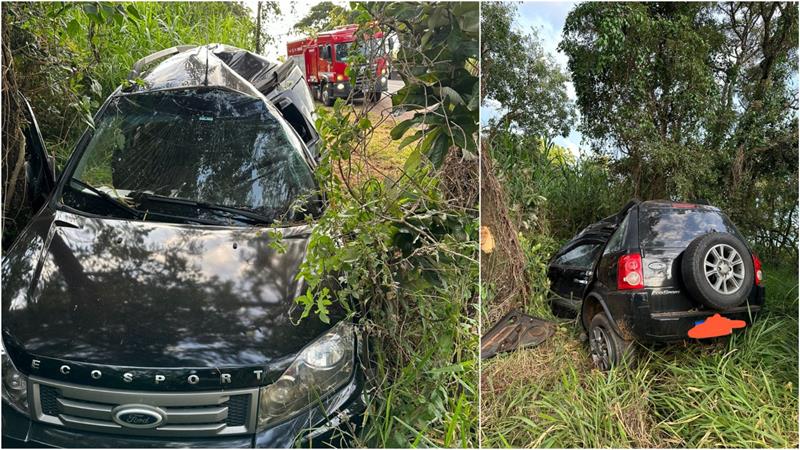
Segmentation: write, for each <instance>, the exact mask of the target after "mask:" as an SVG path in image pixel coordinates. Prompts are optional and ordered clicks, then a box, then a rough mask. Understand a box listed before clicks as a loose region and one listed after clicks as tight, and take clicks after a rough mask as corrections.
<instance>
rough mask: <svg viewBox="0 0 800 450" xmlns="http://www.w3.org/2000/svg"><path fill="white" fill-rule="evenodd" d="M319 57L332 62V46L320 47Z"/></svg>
mask: <svg viewBox="0 0 800 450" xmlns="http://www.w3.org/2000/svg"><path fill="white" fill-rule="evenodd" d="M319 57H320V58H322V59H326V60H328V61H330V60H331V59H332V58H331V46H330V45H321V46H320V47H319Z"/></svg>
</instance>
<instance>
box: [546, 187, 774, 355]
mask: <svg viewBox="0 0 800 450" xmlns="http://www.w3.org/2000/svg"><path fill="white" fill-rule="evenodd" d="M662 210H678V211H687V212H688V211H692V212H694V213H697V212H700V213H701V214H702V215H705V214H708V215H709V217H712V218H713V219H711V222H712V223H710V224H709V223H708V221H706V220H702V221H701V222H702V223H700V224H697V226H701V227H708V228H709V230H708V231H712V230H713V231H724V232H727V233H730V234H733V235H735V236H736V237H737V238H739V239H740V240H742V242H745V241H744V238H743V237H742V236H741V235H740V234H739V232H738V231H737V230H736V228H735V227H734V226H733V224H731V223H730V221H729V220H728V219H727V217H726V216H725V215H724V214H723V213H722V212H720V211H719V209H718V208H715V207H712V206H707V205H694V204H682V203H673V202H666V201H647V202H638V201H632V202H630V203H628V204H627V205H626V206H625V207H624V208H623V209H622V211H620V213H618V214H616V215H614V216H610V217H607V218H605V219H603V220H601V221H599V222H597V223H595V224H592V225H589V226H588V227H586V228H585V229H584V230H582V231H581V232H580V233H579V234H578V235H576V237H575V238H573V239H572V240H571V241H569V242H568V243H567V244H565V245H564V246H563V247H562V248H561V249H560V250H559V251H558V252H556V254H555V255H554V257H553V258H552V260H551V261H550V264H549V265H548V277H549V279H550V281H551V292H552V293H553V295H554V297H553V298H552V299H551V301H552V302H553V303H557V304H559V305H561V306H565V305H566V306H568V307H570V308H572V309H573V310H574V311H575V312H576V313H579V315H580V319H581V323H582V325H583V327H584V328H587V329H588V327H589V321H591V318H592V316H593V315H594V314H595V313H596V312H597V311H603V312H604V313H605V314H606V315H607V317H608V318H609V319H610V322H611V324H612V326H614V327H615V328H616V331H617V333H618V334H619V335H621V336H623V337H624V338H626V339H635V340H639V341H645V342H647V341H659V342H669V341H678V340H685V339H687V333H688V331H689V330H690V329H691V328H692V327H694V326H695V325H696V324H698V323H700V322H702V321H704V320H705V319H706V318H708V317H710V316H712V315H714V314H715V313H718V312H719V311H716V310H713V309H710V308H707V307H706V306H704V305H702V304H700V303H699V302H698V301H696V300H695V299H693V298H692V297H691V296H690V295H689V294H688V293H687V291H686V289H685V287H684V285H683V282H682V280H681V268H680V267H681V257H682V254H683V252H684V250H685V249H686V245H687V240H690V238H691V237H694V236H696V235H697V234H698V233H700V234H702V232H707V231H705V230H691V229H688V228H691V227H688V226H684V225H685V224H675V223H672V224H670V223H666V224H664V225H663V229H664V230H679V231H680V232H679V233H677V234H675V235H670V236H666V237H663V238H660V239H659V241H658V242H648V240H647V239H648V236H645V235H644V234H645V233H647V232H648V230H650V229H651V227H653V226H654V222H657V221H658V220H661V218H662V217H665V215H660V214H658V213H653V212H654V211H656V212H657V211H662ZM658 225H659V226H661V225H660V224H658ZM588 246H597V247H598V248H599V250H598V251H597V252H596V253H594V254H593V256H592V257H591V258H590V260H587V263H586V264H584V266H583V267H576V266H575V265H572V266H570V265H564V264H560V263H559V262H560V261H559V260H560V258H563V257H565V255H566V256H569V254H570V252H576V251H579V250H580V249H581V248H582V247H583V248H587V247H588ZM630 253H638V254H640V255H641V257H642V271H643V277H644V280H643V284H644V286H643V288H641V289H636V290H618V289H617V270H618V267H617V265H618V261H619V258H620V256H622V255H625V254H630ZM573 255H574V254H573ZM748 256H749V255H748ZM764 292H765V291H764V287H763V286H754V287H753V289H752V291H751V292H750V294H749V297H748V300H747V302H746V303H745V304H744V305H742V306H739V307H736V308H733V309H731V310H729V311H725V312H724V316H725V317H728V318H730V319H737V320H744V321H745V322H746V323H747V324H748V325H750V324H751V323H752V321H753V320H754V318H755V316H756V315H757V313H758V312H759V311H760V310H761V308H762V307H763V305H764V295H765V294H764Z"/></svg>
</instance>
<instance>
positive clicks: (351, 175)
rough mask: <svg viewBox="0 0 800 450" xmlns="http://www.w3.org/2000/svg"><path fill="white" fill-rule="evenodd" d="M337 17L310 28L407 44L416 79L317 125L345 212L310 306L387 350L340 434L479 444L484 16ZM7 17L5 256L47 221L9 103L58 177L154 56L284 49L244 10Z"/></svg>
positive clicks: (314, 279)
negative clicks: (338, 310) (353, 324)
mask: <svg viewBox="0 0 800 450" xmlns="http://www.w3.org/2000/svg"><path fill="white" fill-rule="evenodd" d="M260 3H261V11H262V14H263V17H262V18H268V17H269V15H271V14H272V15H274V14H280V8H279V5H278V3H277V2H260ZM321 5H322V6H320V7H318V8H316V9H314V10H313V11H311V13H312V15H317V16H320V15H321V17H323V19H322V20H321V21H319V20H316V19H314V18H313V17H311V18H307V19H308V20H303V21H301V23H300V24H298V27H299V28H301V29H303V30H304V31H308V32H314V31H322V30H323V29H327V28H331V27H334V26H337V25H342V24H343V23H358V24H360V25H361V26H362V32H365V33H366V32H369V31H370V30H372V29H373V28H372V27H375V26H377V27H379V28H380V29H382V30H391V31H392V32H393V33H394V34H395V36H396V39H397V41H398V42H399V43H400V52H399V53H398V54H397V61H395V62H394V63H393V65H394V67H395V69H396V70H397V71H398V72H399V73H400V75H401V76H402V78H403V83H404V87H403V88H402V89H401V90H400V91H399V92H398V93H397V94H396V95H395V96H394V97H393V98H391V99H390V100H388V99H384V100H383V101H382V102H381V103H380V106H379V107H376V108H371V107H370V106H369V105H360V104H356V105H353V104H348V103H346V102H342V101H339V102H337V104H336V105H335V106H334V107H333V108H320V109H319V111H318V114H319V121H318V123H317V126H318V129H319V131H320V133H321V136H322V139H323V141H324V147H323V149H322V154H323V159H322V161H321V162H320V168H319V171H318V176H319V180H320V183H321V186H322V187H323V189H324V190H325V193H326V196H327V199H328V200H329V202H330V206H329V208H328V209H327V211H326V212H325V214H324V216H323V217H322V218H320V220H319V221H318V223H317V227H316V228H315V232H314V235H313V237H312V240H311V243H310V247H309V248H310V252H309V255H308V259H307V263H306V265H305V266H304V268H303V269H304V273H303V275H304V277H305V279H306V280H307V281H308V282H309V285H310V287H311V290H310V291H309V293H308V295H307V296H302V297H300V298H298V299H297V301H298V302H299V303H301V304H302V305H304V306H306V307H307V313H308V314H314V315H320V316H321V317H324V316H325V313H326V311H327V308H329V307H331V305H332V303H333V302H338V303H340V304H341V305H342V306H344V307H345V308H347V309H348V310H349V311H350V312H351V313H352V314H353V315H354V316H356V317H357V319H358V322H359V325H360V326H361V328H362V329H363V331H364V333H365V335H366V336H367V337H368V338H369V340H370V344H371V345H370V354H369V358H370V364H369V365H368V366H369V367H367V370H368V373H369V375H370V379H369V380H368V388H367V393H366V396H367V401H368V404H369V406H368V410H367V413H366V415H365V416H364V419H363V422H362V423H361V424H360V425H361V428H360V430H359V431H358V432H355V431H354V430H352V429H350V428H346V429H342V430H341V434H342V435H343V436H346V437H348V438H350V439H352V440H353V441H354V443H355V444H356V445H359V446H367V447H411V446H444V447H475V446H477V445H478V442H477V432H478V431H477V416H478V409H477V396H478V393H477V380H478V373H477V367H478V366H477V346H478V340H477V339H478V338H477V329H478V325H477V319H478V307H477V305H478V294H477V278H478V265H477V258H478V255H477V228H478V226H477V216H478V213H477V198H478V195H477V193H478V179H477V176H478V175H477V157H476V154H477V145H476V142H477V132H478V104H479V101H478V73H477V67H478V55H477V52H478V6H477V4H474V3H473V4H466V3H448V4H418V3H385V4H375V5H366V4H360V3H354V4H352V5H350V7H348V8H342V7H340V6H336V5H332V4H325V2H323V3H322V4H321ZM330 7H333V8H335V9H336V11H337V12H336V14H334V15H333V16H331V15H327V14H326V13H325V12H324V10H325V8H330ZM320 10H322V11H323V12H322V13H320ZM334 16H335V20H330V18H331V17H334ZM326 18H327V19H326ZM2 19H3V69H4V70H3V102H4V103H3V124H4V126H3V180H4V184H3V197H4V199H5V202H4V205H3V247H4V248H7V246H8V245H10V244H11V243H12V242H13V239H14V237H15V236H16V235H17V233H18V232H19V231H20V230H21V228H22V227H24V226H25V224H26V223H27V221H28V220H29V218H30V217H31V214H32V211H29V210H26V209H25V208H24V203H25V202H24V177H22V176H21V175H20V174H21V173H24V171H22V169H21V168H20V167H22V166H21V165H22V161H23V160H22V155H23V154H24V140H23V139H22V135H21V134H20V129H21V127H22V126H24V122H25V120H24V119H23V117H22V113H21V105H20V104H19V103H18V102H17V101H16V99H17V97H15V96H14V95H11V94H15V93H17V92H19V93H22V94H24V95H25V96H26V97H27V98H28V99H29V100H30V102H31V105H32V107H33V110H34V111H35V113H36V116H37V119H38V120H39V125H40V127H41V129H42V132H43V135H44V139H45V141H46V144H47V146H48V153H50V154H51V155H53V156H54V157H55V159H56V162H57V166H58V167H59V168H60V167H62V166H63V164H64V163H65V162H66V159H67V158H68V157H69V155H70V153H71V152H72V149H73V147H74V145H75V143H76V142H77V140H78V138H79V137H80V135H81V133H83V131H84V130H85V129H86V128H87V127H90V126H92V114H93V113H94V112H95V111H96V110H97V108H99V106H100V105H101V104H102V102H103V101H104V100H105V98H106V97H107V96H108V95H110V93H111V92H112V91H113V90H114V89H115V88H116V87H117V86H118V85H119V84H120V83H122V82H123V81H125V80H126V79H127V75H128V72H129V70H130V69H131V67H132V65H133V63H134V62H135V61H136V60H138V59H139V58H141V57H143V56H146V55H149V54H151V53H154V52H156V51H159V50H162V49H164V48H168V47H172V46H175V45H181V44H205V43H212V42H220V43H225V44H230V45H234V46H237V47H240V48H244V49H248V50H251V51H253V50H254V49H255V47H256V42H261V43H263V42H264V41H265V40H266V39H269V38H270V37H269V35H268V34H266V35H265V34H260V36H259V35H257V33H256V29H257V28H256V27H257V24H256V19H255V18H254V17H252V16H251V14H250V12H249V11H248V10H247V8H246V7H245V6H244V5H243V4H241V3H237V2H230V3H227V2H224V3H223V2H208V3H205V2H201V3H185V2H176V3H155V2H145V3H138V2H137V3H133V2H131V3H105V2H83V3H3V5H2ZM258 39H260V41H259V40H258ZM421 105H435V106H432V107H430V108H427V107H424V106H421ZM393 108H398V111H400V112H399V113H397V114H396V115H395V114H391V112H392V111H393V110H394V109H393ZM330 283H334V284H339V285H342V286H344V289H342V290H341V291H339V292H338V293H335V292H332V291H328V290H326V289H325V286H329V285H330Z"/></svg>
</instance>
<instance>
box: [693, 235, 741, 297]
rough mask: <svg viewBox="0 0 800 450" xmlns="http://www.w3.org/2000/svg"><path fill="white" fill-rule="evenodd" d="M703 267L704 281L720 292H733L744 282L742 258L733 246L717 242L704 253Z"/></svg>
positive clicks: (726, 293)
mask: <svg viewBox="0 0 800 450" xmlns="http://www.w3.org/2000/svg"><path fill="white" fill-rule="evenodd" d="M703 267H704V270H705V276H706V281H708V284H710V285H711V287H712V288H713V289H714V290H715V291H717V292H719V293H721V294H725V295H728V294H733V293H734V292H736V291H738V290H739V289H740V288H741V287H742V284H743V283H744V278H745V276H744V267H745V266H744V260H743V259H742V255H740V254H739V252H738V251H736V249H735V248H733V247H731V246H730V245H728V244H717V245H715V246H713V247H711V249H710V250H709V251H708V252H707V253H706V256H705V258H704V262H703Z"/></svg>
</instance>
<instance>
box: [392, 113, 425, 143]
mask: <svg viewBox="0 0 800 450" xmlns="http://www.w3.org/2000/svg"><path fill="white" fill-rule="evenodd" d="M417 122H419V118H418V117H414V118H412V119H407V120H404V121H402V122H400V123H399V124H397V125H396V126H395V127H394V128H392V131H390V132H389V136H391V137H392V139H394V140H398V139H400V138H401V137H402V136H403V135H404V134H405V133H406V131H407V130H408V129H409V128H411V126H412V125H415V124H416V123H417Z"/></svg>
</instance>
